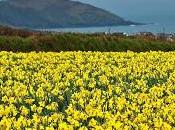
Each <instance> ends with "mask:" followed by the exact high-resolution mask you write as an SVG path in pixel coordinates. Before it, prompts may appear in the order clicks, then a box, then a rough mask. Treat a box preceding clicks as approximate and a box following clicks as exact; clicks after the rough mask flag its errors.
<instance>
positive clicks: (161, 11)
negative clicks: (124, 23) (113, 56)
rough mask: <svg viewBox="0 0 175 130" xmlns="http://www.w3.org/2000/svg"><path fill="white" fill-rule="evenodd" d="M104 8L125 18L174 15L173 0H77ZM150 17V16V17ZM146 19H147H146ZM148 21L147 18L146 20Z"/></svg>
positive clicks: (135, 18) (134, 18)
mask: <svg viewBox="0 0 175 130" xmlns="http://www.w3.org/2000/svg"><path fill="white" fill-rule="evenodd" d="M78 1H81V2H85V3H89V4H92V5H94V6H97V7H100V8H103V9H106V10H108V11H110V12H112V13H115V14H117V15H120V16H122V17H124V18H125V19H133V20H138V19H139V20H141V21H145V19H147V18H148V17H147V16H148V15H149V17H150V16H151V17H157V18H156V19H159V18H158V17H162V16H163V17H169V16H172V17H175V8H174V5H175V0H78ZM138 17H139V18H138ZM151 19H152V18H151ZM147 20H148V19H147ZM148 21H149V20H148Z"/></svg>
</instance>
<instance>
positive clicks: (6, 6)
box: [0, 0, 136, 28]
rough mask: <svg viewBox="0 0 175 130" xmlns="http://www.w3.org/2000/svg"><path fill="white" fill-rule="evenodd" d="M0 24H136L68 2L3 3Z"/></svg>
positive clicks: (5, 0)
mask: <svg viewBox="0 0 175 130" xmlns="http://www.w3.org/2000/svg"><path fill="white" fill-rule="evenodd" d="M0 24H3V25H8V26H15V27H25V28H63V27H87V26H88V27H89V26H112V25H130V24H136V23H133V22H130V21H125V20H124V19H123V18H121V17H119V16H116V15H114V14H112V13H110V12H108V11H105V10H103V9H100V8H97V7H94V6H92V5H89V4H83V3H81V2H75V1H70V0H3V1H1V2H0Z"/></svg>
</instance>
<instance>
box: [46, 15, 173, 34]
mask: <svg viewBox="0 0 175 130" xmlns="http://www.w3.org/2000/svg"><path fill="white" fill-rule="evenodd" d="M133 19H134V21H137V22H140V23H144V25H129V26H104V27H81V28H55V29H44V31H53V32H73V33H74V32H75V33H98V32H103V33H109V32H110V33H116V32H117V33H127V34H136V33H139V32H152V33H154V34H156V33H167V34H174V33H175V14H174V15H160V16H158V15H157V16H155V15H150V16H149V15H147V16H135V17H133Z"/></svg>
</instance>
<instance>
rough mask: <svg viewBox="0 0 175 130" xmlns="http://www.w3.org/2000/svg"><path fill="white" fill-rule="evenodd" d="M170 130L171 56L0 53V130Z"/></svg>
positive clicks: (174, 83)
mask: <svg viewBox="0 0 175 130" xmlns="http://www.w3.org/2000/svg"><path fill="white" fill-rule="evenodd" d="M10 129H12V130H54V129H56V130H57V129H58V130H89V129H90V130H91V129H94V130H148V129H150V130H173V129H175V52H145V53H143V52H141V53H134V52H130V51H128V52H60V53H54V52H48V53H45V52H39V53H36V52H30V53H12V52H0V130H10Z"/></svg>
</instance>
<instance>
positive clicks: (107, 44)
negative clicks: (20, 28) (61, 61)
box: [0, 33, 175, 52]
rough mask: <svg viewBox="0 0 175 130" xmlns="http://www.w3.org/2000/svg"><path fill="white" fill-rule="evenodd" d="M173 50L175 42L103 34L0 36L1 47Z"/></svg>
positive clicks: (65, 49)
mask: <svg viewBox="0 0 175 130" xmlns="http://www.w3.org/2000/svg"><path fill="white" fill-rule="evenodd" d="M79 50H81V51H102V52H103V51H128V50H130V51H134V52H144V51H174V50H175V42H168V41H166V40H160V39H151V38H143V37H137V36H135V37H125V36H116V35H104V34H99V35H95V34H72V33H63V34H43V35H29V36H28V37H21V36H13V35H11V36H0V51H13V52H30V51H46V52H48V51H54V52H60V51H79Z"/></svg>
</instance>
